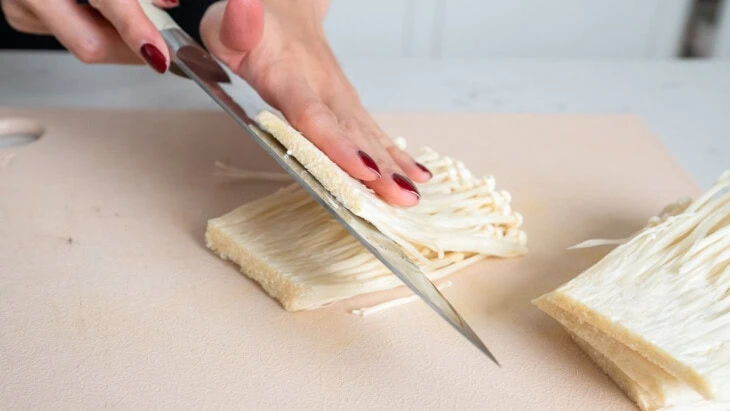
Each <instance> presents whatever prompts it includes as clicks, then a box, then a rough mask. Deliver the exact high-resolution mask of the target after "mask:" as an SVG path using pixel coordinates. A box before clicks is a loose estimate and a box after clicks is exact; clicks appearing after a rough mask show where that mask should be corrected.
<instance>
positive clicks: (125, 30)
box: [88, 0, 170, 73]
mask: <svg viewBox="0 0 730 411" xmlns="http://www.w3.org/2000/svg"><path fill="white" fill-rule="evenodd" d="M140 1H145V2H147V3H150V4H152V3H153V2H152V1H151V0H140ZM88 3H89V5H91V7H94V8H95V9H97V10H99V12H100V13H101V14H102V15H103V16H104V17H105V18H106V19H107V20H108V21H109V22H110V23H111V24H112V25H113V26H114V28H115V29H116V30H117V31H118V32H119V35H120V36H121V37H122V39H123V40H124V42H125V43H126V44H127V46H129V48H130V49H132V50H133V51H135V52H136V53H137V54H138V55H139V56H140V57H141V58H143V59H144V60H145V61H146V62H147V63H148V64H149V65H150V66H151V67H152V68H153V69H155V70H156V71H157V72H159V73H164V72H165V71H167V68H168V66H169V61H170V55H169V52H168V50H167V46H166V45H165V42H164V40H163V39H162V36H161V35H160V32H159V31H158V30H157V28H156V27H155V25H154V24H152V22H151V21H150V19H149V18H148V17H147V15H145V12H144V10H142V7H141V6H140V4H139V2H138V1H137V0H88Z"/></svg>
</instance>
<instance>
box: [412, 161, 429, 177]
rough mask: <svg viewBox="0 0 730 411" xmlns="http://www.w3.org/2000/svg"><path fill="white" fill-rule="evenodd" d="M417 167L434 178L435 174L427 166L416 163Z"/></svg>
mask: <svg viewBox="0 0 730 411" xmlns="http://www.w3.org/2000/svg"><path fill="white" fill-rule="evenodd" d="M416 167H418V168H420V169H421V171H423V172H424V173H428V175H429V176H430V177H433V173H432V172H431V170H429V169H427V168H426V166H424V165H423V164H421V163H419V162H416Z"/></svg>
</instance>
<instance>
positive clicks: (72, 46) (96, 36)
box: [0, 0, 179, 73]
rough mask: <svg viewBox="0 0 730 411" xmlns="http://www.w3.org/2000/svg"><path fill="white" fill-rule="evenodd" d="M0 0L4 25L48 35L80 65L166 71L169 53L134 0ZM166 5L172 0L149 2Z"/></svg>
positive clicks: (175, 1)
mask: <svg viewBox="0 0 730 411" xmlns="http://www.w3.org/2000/svg"><path fill="white" fill-rule="evenodd" d="M88 3H89V5H80V4H77V2H76V1H74V0H50V1H49V0H0V5H1V6H2V9H3V13H4V14H5V17H6V18H7V20H8V24H10V26H11V27H13V28H14V29H16V30H18V31H21V32H24V33H30V34H51V35H53V36H55V37H56V38H57V39H58V41H59V42H61V44H63V45H64V46H65V47H66V48H67V49H68V50H69V51H70V52H71V53H73V55H75V56H76V57H77V58H78V59H79V60H81V61H83V62H85V63H118V64H137V63H141V62H142V61H143V60H144V61H145V62H147V64H149V65H150V66H151V67H152V68H153V69H155V70H156V71H157V72H160V73H164V72H165V71H167V68H168V65H169V61H170V56H169V53H168V51H167V46H166V45H165V42H164V40H163V39H162V36H160V33H159V32H158V31H157V29H156V28H155V26H154V25H153V24H152V22H151V21H150V20H149V19H148V18H147V17H146V16H145V14H144V12H143V11H142V8H141V7H140V5H139V3H138V0H89V1H88ZM152 3H153V4H155V5H156V6H158V7H161V8H168V9H169V8H172V7H176V6H177V5H178V4H179V1H178V0H153V1H152Z"/></svg>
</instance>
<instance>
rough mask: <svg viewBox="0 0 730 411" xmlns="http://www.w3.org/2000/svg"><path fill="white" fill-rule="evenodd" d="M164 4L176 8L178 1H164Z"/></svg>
mask: <svg viewBox="0 0 730 411" xmlns="http://www.w3.org/2000/svg"><path fill="white" fill-rule="evenodd" d="M165 3H168V4H169V5H171V6H177V5H178V1H177V0H165Z"/></svg>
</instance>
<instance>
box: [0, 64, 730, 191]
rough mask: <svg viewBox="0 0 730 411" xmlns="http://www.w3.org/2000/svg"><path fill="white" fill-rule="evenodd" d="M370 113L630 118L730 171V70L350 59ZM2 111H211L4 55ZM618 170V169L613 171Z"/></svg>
mask: <svg viewBox="0 0 730 411" xmlns="http://www.w3.org/2000/svg"><path fill="white" fill-rule="evenodd" d="M342 64H343V66H344V68H345V71H346V72H347V74H348V75H349V77H350V79H351V80H352V82H353V83H354V84H355V86H356V87H357V89H358V90H359V91H360V94H361V96H362V99H363V102H364V103H365V105H366V106H367V107H368V108H369V109H371V110H374V111H386V110H388V111H449V112H459V111H462V112H469V111H471V112H473V111H484V112H513V113H515V112H516V113H591V114H620V113H624V114H629V113H630V114H634V115H637V116H639V117H640V118H642V119H643V120H644V122H645V123H646V124H647V125H648V126H649V128H650V129H651V130H652V132H653V133H654V134H655V135H656V136H657V137H659V138H660V139H661V140H662V141H663V142H664V144H665V145H666V147H667V148H668V149H669V151H670V152H671V153H672V154H673V155H674V156H675V157H676V158H677V159H678V161H679V162H680V164H682V166H684V167H685V168H686V169H687V170H688V171H689V172H690V174H691V175H692V176H693V177H694V178H695V179H696V180H697V181H698V182H699V183H700V184H701V185H702V186H703V187H707V186H709V185H710V184H711V183H712V181H714V179H715V178H716V177H717V176H719V174H720V173H721V172H722V171H723V170H725V169H728V168H730V61H700V60H695V61H636V62H615V61H558V60H540V61H524V60H519V61H504V60H497V61H488V60H456V59H450V60H441V61H433V60H427V59H416V58H413V59H352V60H349V59H348V60H344V61H342ZM0 106H24V107H40V106H43V107H98V108H138V109H139V108H141V109H144V108H160V109H201V108H211V109H212V108H216V106H215V104H214V103H212V102H211V101H210V100H209V99H208V97H207V96H206V95H205V94H203V93H201V92H200V91H199V90H197V88H196V87H195V86H194V85H193V84H192V83H190V82H189V81H187V80H183V79H180V78H177V77H175V76H171V75H170V76H159V75H157V74H155V73H154V72H152V71H151V70H149V69H147V68H144V67H125V66H86V65H83V64H81V63H79V62H77V61H76V60H74V59H73V58H72V57H71V56H69V55H66V54H65V53H59V52H9V51H4V52H0ZM617 166H619V165H617Z"/></svg>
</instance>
